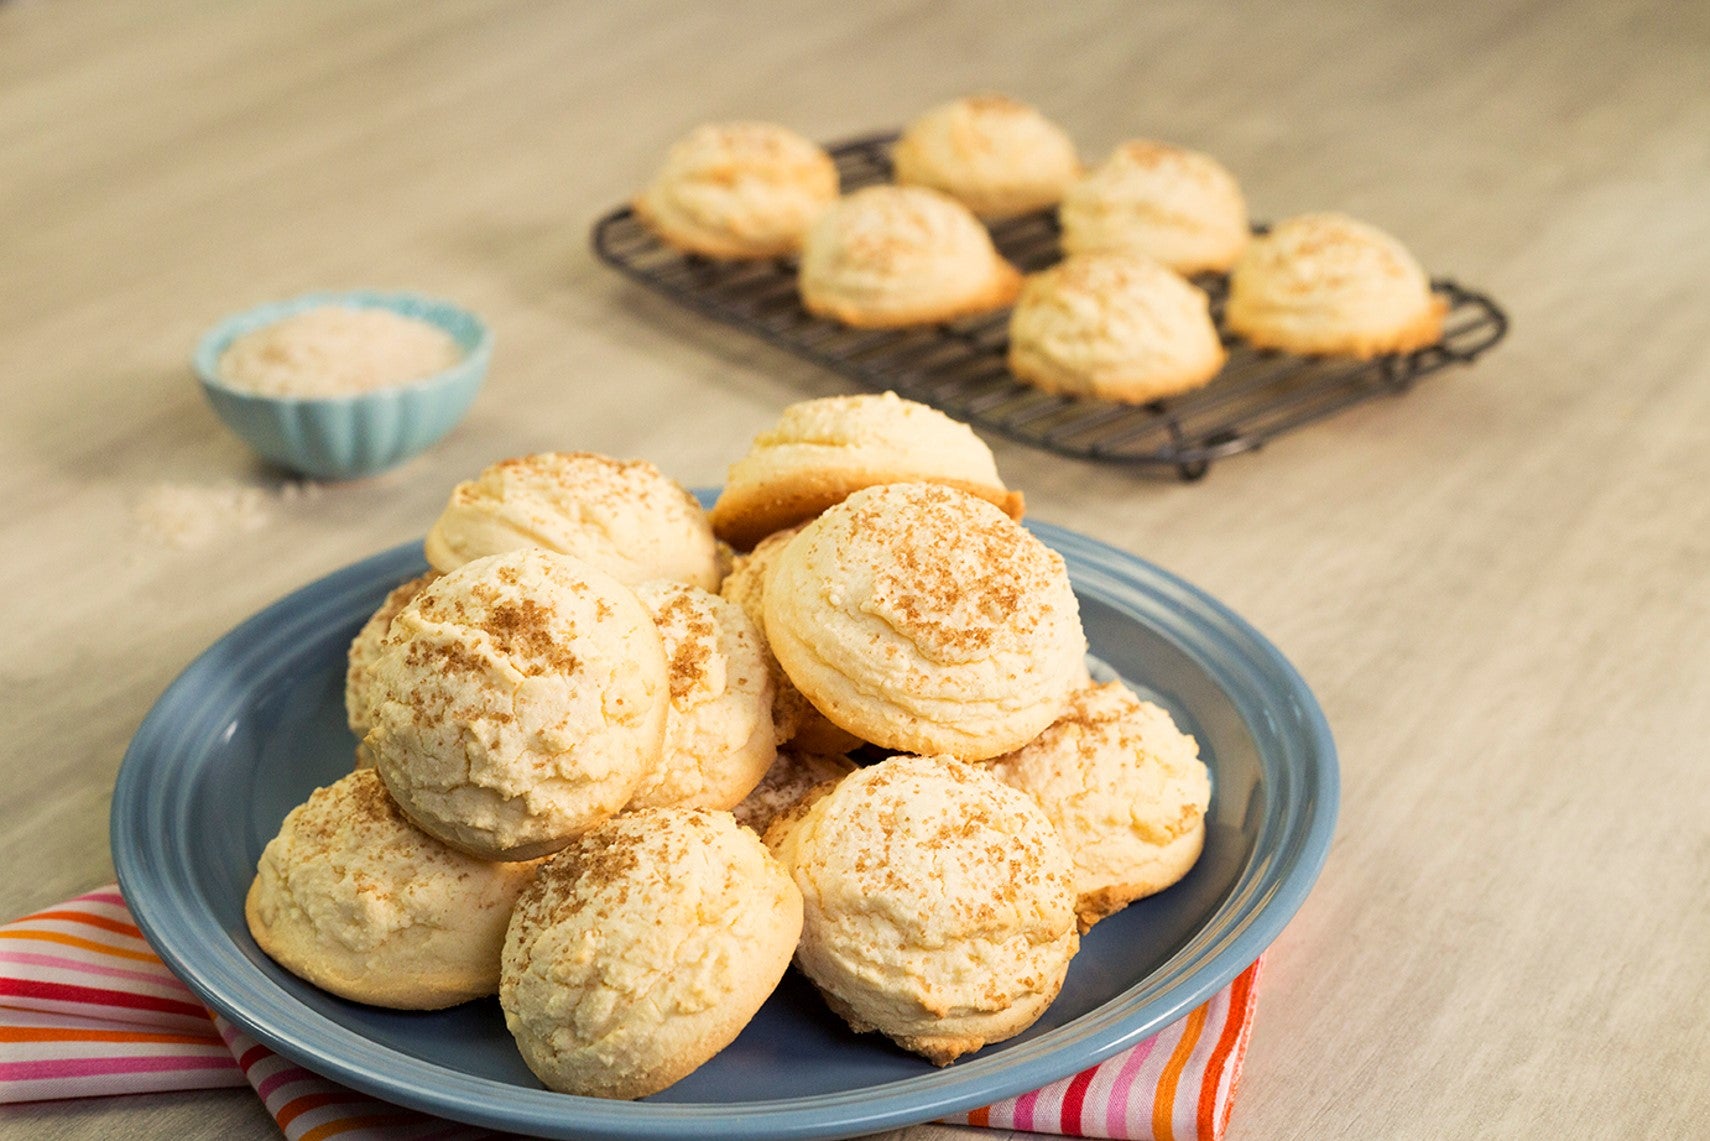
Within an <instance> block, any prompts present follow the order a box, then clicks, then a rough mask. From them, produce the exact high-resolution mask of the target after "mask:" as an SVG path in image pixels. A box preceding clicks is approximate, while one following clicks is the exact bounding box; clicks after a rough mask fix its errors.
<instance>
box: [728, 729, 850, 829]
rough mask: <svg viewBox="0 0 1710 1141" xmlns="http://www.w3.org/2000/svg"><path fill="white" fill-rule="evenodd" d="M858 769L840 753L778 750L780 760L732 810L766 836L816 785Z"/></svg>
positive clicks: (739, 819) (827, 783)
mask: <svg viewBox="0 0 1710 1141" xmlns="http://www.w3.org/2000/svg"><path fill="white" fill-rule="evenodd" d="M854 771H855V762H854V761H851V760H850V759H849V758H848V757H846V756H843V755H842V754H840V753H808V752H803V751H801V750H798V749H780V750H778V758H777V760H775V761H773V762H772V767H771V768H769V769H767V770H766V775H765V776H764V777H763V778H762V779H761V781H760V783H759V784H758V785H756V786H754V791H753V792H750V793H749V794H748V796H747V797H746V798H745V799H744V800H743V802H742V803H741V804H739V805H737V806H736V807H735V808H733V809H732V810H731V812H732V813H733V814H734V815H735V816H736V822H737V823H738V824H741V825H743V826H744V827H746V828H752V829H753V830H754V832H755V834H757V835H759V836H761V837H764V836H765V835H766V830H767V829H768V828H770V827H771V826H772V822H773V821H774V820H776V819H778V817H780V816H782V815H783V814H784V813H786V812H788V811H790V810H791V809H792V808H794V807H795V806H796V805H797V804H800V803H801V802H802V801H803V800H804V799H806V798H807V797H808V796H809V795H810V794H811V793H813V791H814V790H815V789H818V788H820V787H821V786H824V787H825V788H826V789H827V790H829V789H830V786H831V785H834V784H836V783H837V782H838V781H839V780H841V779H843V778H844V777H846V776H848V775H849V774H850V773H852V772H854Z"/></svg>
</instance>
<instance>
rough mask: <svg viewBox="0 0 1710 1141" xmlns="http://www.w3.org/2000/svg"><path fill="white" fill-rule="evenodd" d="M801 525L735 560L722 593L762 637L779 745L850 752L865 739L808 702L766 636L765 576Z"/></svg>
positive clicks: (721, 586)
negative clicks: (849, 731) (858, 736)
mask: <svg viewBox="0 0 1710 1141" xmlns="http://www.w3.org/2000/svg"><path fill="white" fill-rule="evenodd" d="M797 530H799V528H796V527H791V528H789V529H787V530H783V531H776V532H773V533H772V534H770V535H768V536H766V537H765V538H764V539H762V540H760V542H759V543H758V544H756V545H755V547H754V549H753V550H752V551H750V552H748V553H747V554H745V555H738V556H736V557H735V558H734V559H732V560H731V566H730V573H729V574H727V575H726V576H725V578H724V581H723V582H722V583H720V584H719V588H718V591H719V594H720V595H721V596H722V597H724V598H728V599H730V600H731V601H732V602H734V603H736V604H737V605H738V606H740V607H742V612H743V613H744V614H746V615H748V620H749V621H750V622H752V623H753V624H754V629H755V632H756V633H758V634H759V636H760V645H761V649H762V650H763V651H764V653H765V657H766V670H767V672H768V673H769V674H771V677H772V738H773V740H774V741H776V742H777V743H778V744H779V745H783V744H785V743H790V744H793V745H795V747H796V748H798V749H804V750H806V751H808V752H811V753H847V752H848V751H849V750H851V749H853V748H856V747H857V746H859V745H860V744H861V741H860V740H859V739H858V738H857V737H855V736H854V734H852V733H847V732H845V731H844V730H842V729H839V728H838V727H837V726H835V725H833V724H832V723H831V722H829V721H827V720H826V719H825V714H823V713H821V712H820V711H819V710H817V709H815V708H814V707H813V706H812V705H809V704H808V699H807V698H805V697H803V696H802V691H801V690H799V689H797V688H796V683H795V682H793V681H791V680H790V675H789V674H787V673H785V672H784V667H783V666H782V665H780V664H779V663H778V658H777V655H775V654H774V653H772V644H771V643H770V642H769V641H767V640H766V580H767V579H768V578H770V577H771V574H772V565H773V563H774V562H775V561H776V558H777V555H778V553H779V552H780V551H782V550H783V549H784V546H785V544H787V543H788V542H789V541H790V539H792V538H793V537H794V536H795V534H796V531H797Z"/></svg>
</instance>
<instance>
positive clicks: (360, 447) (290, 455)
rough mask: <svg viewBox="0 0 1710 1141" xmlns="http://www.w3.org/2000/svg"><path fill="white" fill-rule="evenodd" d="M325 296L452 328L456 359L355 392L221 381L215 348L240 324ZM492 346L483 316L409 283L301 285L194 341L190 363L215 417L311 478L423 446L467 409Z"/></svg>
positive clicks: (353, 470)
mask: <svg viewBox="0 0 1710 1141" xmlns="http://www.w3.org/2000/svg"><path fill="white" fill-rule="evenodd" d="M321 305H343V306H347V307H350V308H358V309H390V310H391V311H392V312H394V313H399V314H402V315H403V316H405V317H413V318H415V319H416V320H418V321H426V322H427V323H428V324H430V325H435V326H438V327H439V328H441V329H444V330H445V331H446V332H447V333H450V334H451V336H452V337H453V339H455V340H456V341H457V344H458V347H460V348H461V349H462V350H463V353H464V356H463V359H462V360H461V361H459V362H458V363H457V364H455V365H453V366H452V367H451V368H448V369H446V370H445V371H444V372H439V373H435V374H434V375H433V376H430V377H426V378H424V379H422V380H417V381H411V382H410V383H409V384H404V385H398V386H396V387H392V388H379V389H375V390H373V391H372V392H363V393H357V394H355V395H351V396H331V397H308V398H305V397H288V396H263V395H259V394H257V393H253V392H244V391H242V390H241V389H237V388H232V387H230V386H228V385H226V384H225V383H224V382H223V381H222V380H221V379H220V374H219V362H220V354H221V353H223V352H225V351H226V346H228V345H230V344H231V343H232V341H234V340H236V339H237V338H238V337H241V336H243V335H244V334H245V333H248V332H251V331H253V330H255V329H259V328H262V327H263V326H266V325H271V324H273V323H274V322H276V321H279V320H282V319H283V318H286V317H289V316H291V315H293V314H295V313H301V312H302V311H304V310H305V309H313V308H316V307H317V306H321ZM492 355H493V338H492V334H491V333H489V332H488V330H487V326H486V324H485V323H483V322H482V320H481V319H480V318H479V317H477V316H475V314H473V313H470V312H469V311H468V310H465V309H460V308H458V307H457V306H455V305H452V304H450V303H449V302H446V301H438V300H435V299H434V298H431V297H421V296H418V295H416V294H413V293H379V292H375V291H373V290H363V289H359V290H352V291H349V292H343V293H305V294H303V295H302V296H301V297H293V298H291V299H290V300H289V301H277V302H274V303H272V304H268V305H261V306H258V307H257V308H254V309H250V310H248V311H246V312H243V313H238V314H235V315H234V316H231V317H228V318H226V319H225V320H224V321H221V322H220V323H219V324H218V325H216V326H214V327H213V328H212V329H211V330H209V331H208V332H207V333H206V334H205V335H204V336H203V337H202V340H201V342H200V343H199V344H197V346H196V355H195V356H194V357H193V358H192V360H191V364H192V366H193V367H194V368H195V370H196V376H197V378H198V379H200V380H201V382H202V391H203V392H205V393H207V396H208V403H210V404H212V405H213V406H214V411H215V412H217V413H219V416H220V419H222V420H224V421H225V422H226V425H227V426H228V427H230V428H231V430H232V431H234V432H236V433H237V434H238V435H239V436H240V437H242V439H243V441H244V442H245V443H247V444H248V445H249V446H250V447H251V448H254V449H255V451H256V452H257V453H258V454H259V455H260V456H261V457H262V458H263V459H266V460H270V461H272V462H273V463H276V464H278V465H280V466H281V467H286V468H290V469H291V470H292V471H296V472H300V473H302V474H303V475H306V476H310V477H312V478H315V479H356V478H358V477H360V476H366V475H375V474H377V473H379V472H382V471H385V470H386V469H387V468H390V467H393V466H395V465H397V464H400V463H402V462H403V461H405V460H407V459H409V458H410V457H411V456H414V455H418V454H419V453H421V452H423V451H426V450H427V449H428V448H429V447H431V446H432V445H433V444H435V443H437V442H438V441H439V439H440V438H441V437H442V436H444V435H445V434H446V433H447V432H449V431H451V429H452V428H453V427H455V426H456V424H457V422H458V421H459V420H460V419H462V418H463V413H464V412H466V411H468V409H469V405H470V403H471V402H472V401H473V400H474V399H475V394H476V393H477V392H478V391H480V388H481V382H482V381H483V380H485V379H486V376H487V363H488V361H489V360H490V359H491V358H492Z"/></svg>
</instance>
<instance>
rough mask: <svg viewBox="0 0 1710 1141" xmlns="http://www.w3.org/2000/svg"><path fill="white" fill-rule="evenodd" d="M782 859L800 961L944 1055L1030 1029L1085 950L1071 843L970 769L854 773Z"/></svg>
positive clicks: (859, 1008)
mask: <svg viewBox="0 0 1710 1141" xmlns="http://www.w3.org/2000/svg"><path fill="white" fill-rule="evenodd" d="M777 854H778V858H779V860H780V861H781V862H782V863H783V864H784V866H785V867H786V868H788V869H789V872H790V874H791V876H793V877H794V878H795V882H796V885H797V886H798V887H799V888H800V889H801V893H802V901H803V925H802V938H801V945H800V946H799V947H798V948H797V951H796V964H797V965H798V966H799V967H800V968H801V969H802V972H803V973H804V974H806V975H807V976H808V978H809V979H811V980H812V981H813V983H814V985H815V986H816V987H818V988H819V990H820V993H821V994H822V995H824V996H825V1000H826V1003H827V1005H829V1006H830V1007H831V1008H832V1010H834V1011H836V1012H837V1013H838V1014H839V1015H841V1016H842V1017H843V1019H844V1020H845V1021H847V1022H848V1023H849V1025H850V1027H851V1028H852V1029H854V1030H855V1031H857V1032H858V1033H859V1032H865V1031H870V1030H877V1031H878V1032H880V1033H882V1034H884V1035H885V1036H886V1037H888V1038H890V1039H891V1040H892V1041H894V1042H896V1043H897V1044H898V1045H900V1046H902V1047H903V1048H904V1049H906V1050H912V1051H914V1052H915V1053H918V1054H921V1055H923V1056H925V1057H926V1058H928V1059H929V1060H931V1061H932V1062H933V1063H935V1064H937V1065H945V1064H947V1063H949V1062H951V1061H954V1060H955V1059H956V1058H958V1057H960V1056H962V1055H963V1054H967V1053H969V1052H971V1051H974V1050H978V1049H979V1048H980V1047H981V1046H984V1045H985V1044H987V1043H990V1042H998V1041H1002V1040H1003V1039H1005V1038H1009V1037H1012V1036H1014V1035H1016V1034H1019V1033H1020V1032H1021V1031H1023V1030H1025V1029H1026V1028H1027V1027H1028V1026H1031V1025H1032V1024H1033V1022H1034V1021H1035V1020H1036V1019H1037V1018H1038V1017H1039V1015H1040V1014H1042V1013H1044V1011H1045V1009H1046V1007H1048V1006H1049V1005H1050V1004H1051V1001H1052V1000H1053V999H1054V998H1055V997H1056V996H1057V992H1058V990H1059V989H1060V988H1061V986H1062V982H1063V976H1064V973H1065V972H1066V971H1067V970H1068V966H1069V960H1070V959H1071V958H1072V957H1073V956H1074V954H1075V951H1076V949H1077V948H1078V947H1079V945H1080V940H1079V935H1078V932H1077V929H1076V926H1075V913H1074V899H1075V892H1074V880H1073V871H1072V868H1071V865H1070V862H1069V855H1068V852H1067V851H1066V850H1064V848H1063V844H1062V841H1061V840H1059V839H1058V838H1057V834H1056V832H1055V831H1053V830H1052V828H1051V824H1050V822H1049V821H1048V820H1047V819H1046V818H1045V814H1044V813H1043V812H1042V811H1041V810H1040V808H1039V805H1038V804H1037V803H1035V802H1034V801H1033V800H1032V798H1030V797H1028V796H1027V795H1026V794H1025V793H1021V792H1018V791H1017V790H1015V789H1012V788H1010V787H1009V786H1007V785H1005V784H1003V783H1002V782H1001V781H999V780H998V779H997V778H996V777H993V776H992V775H991V774H989V773H987V772H985V771H983V770H982V769H981V768H980V767H979V766H976V765H967V764H962V763H961V762H958V761H955V760H953V759H951V758H949V757H894V758H891V759H889V760H886V761H882V762H880V763H879V764H876V765H871V766H868V767H867V768H864V769H860V770H858V771H856V772H855V773H852V774H851V775H849V776H847V777H844V778H843V779H842V780H841V781H839V782H838V783H837V785H836V786H835V787H833V788H832V789H831V790H830V791H828V792H827V793H826V794H825V795H824V796H822V797H820V799H819V800H818V801H816V802H815V803H814V804H813V805H812V807H811V808H809V809H808V810H807V811H806V813H805V814H804V815H803V816H802V817H801V819H800V820H798V821H797V822H796V823H795V824H794V826H793V827H791V828H789V829H787V830H786V831H785V832H784V834H783V835H782V836H781V837H780V838H779V845H778V848H777Z"/></svg>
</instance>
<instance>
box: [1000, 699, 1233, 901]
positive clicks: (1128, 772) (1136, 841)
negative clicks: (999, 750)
mask: <svg viewBox="0 0 1710 1141" xmlns="http://www.w3.org/2000/svg"><path fill="white" fill-rule="evenodd" d="M989 771H990V772H991V773H992V774H993V775H994V776H996V777H997V778H998V779H999V780H1001V781H1003V782H1004V783H1005V784H1008V785H1011V786H1013V787H1015V788H1018V789H1020V790H1021V791H1023V792H1025V793H1028V794H1029V795H1031V796H1032V797H1033V798H1034V799H1035V800H1037V801H1038V802H1039V804H1040V807H1042V808H1043V809H1044V810H1045V815H1046V816H1048V817H1050V819H1051V823H1052V824H1053V825H1054V826H1055V827H1056V829H1057V832H1058V834H1059V835H1060V836H1062V838H1063V841H1064V843H1065V844H1067V845H1068V848H1069V854H1070V856H1071V857H1072V858H1073V860H1074V865H1075V894H1076V900H1075V911H1076V913H1077V915H1078V916H1079V917H1080V922H1081V930H1082V931H1085V930H1087V929H1088V928H1090V927H1091V926H1092V925H1093V924H1094V923H1097V922H1098V921H1099V920H1100V919H1103V918H1104V917H1105V916H1107V915H1110V914H1112V913H1114V912H1117V911H1120V910H1121V909H1122V908H1124V907H1126V906H1128V904H1130V903H1132V902H1133V901H1135V900H1137V899H1143V898H1145V897H1146V896H1148V895H1153V894H1155V893H1157V892H1160V891H1163V890H1164V889H1165V888H1167V887H1169V886H1170V885H1171V884H1173V883H1175V882H1176V881H1178V880H1180V879H1181V878H1182V877H1183V876H1184V875H1186V874H1187V873H1188V871H1189V869H1191V868H1192V867H1193V865H1194V862H1195V861H1196V860H1198V859H1199V854H1200V851H1201V849H1202V848H1203V847H1204V845H1205V810H1206V808H1207V806H1208V805H1209V804H1210V802H1211V781H1210V777H1209V775H1208V773H1207V771H1206V767H1205V762H1204V761H1202V760H1200V759H1199V746H1198V744H1197V743H1196V742H1195V741H1194V739H1193V738H1192V737H1190V736H1188V735H1187V734H1186V733H1183V732H1182V731H1181V730H1180V729H1179V728H1177V727H1176V723H1175V721H1174V720H1173V719H1172V718H1171V717H1170V715H1169V713H1168V712H1167V711H1165V710H1163V709H1161V708H1159V707H1158V706H1156V705H1154V704H1152V703H1151V702H1149V701H1141V700H1140V699H1139V698H1138V697H1136V696H1135V695H1134V693H1133V692H1132V691H1130V690H1129V689H1128V687H1127V686H1125V685H1123V684H1122V683H1121V682H1119V681H1113V682H1109V683H1107V684H1105V685H1101V686H1096V687H1094V688H1092V689H1083V690H1080V691H1078V692H1076V693H1074V694H1073V695H1071V697H1070V699H1069V705H1068V707H1067V708H1066V709H1065V710H1064V712H1063V715H1062V716H1061V717H1059V718H1057V720H1056V721H1055V722H1053V723H1052V724H1051V726H1050V728H1048V729H1046V730H1045V732H1043V733H1041V734H1040V735H1039V736H1038V737H1037V738H1036V739H1034V740H1032V741H1029V742H1028V743H1027V744H1025V745H1023V746H1022V747H1021V748H1019V749H1017V750H1016V751H1015V752H1013V753H1010V754H1008V755H1007V756H1003V757H998V758H997V759H995V760H993V761H992V762H990V765H989Z"/></svg>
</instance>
